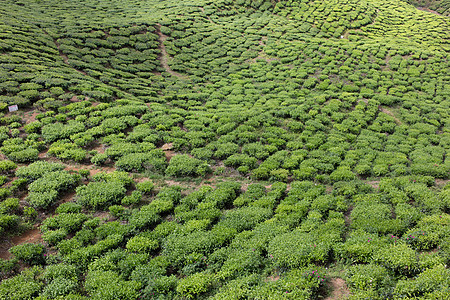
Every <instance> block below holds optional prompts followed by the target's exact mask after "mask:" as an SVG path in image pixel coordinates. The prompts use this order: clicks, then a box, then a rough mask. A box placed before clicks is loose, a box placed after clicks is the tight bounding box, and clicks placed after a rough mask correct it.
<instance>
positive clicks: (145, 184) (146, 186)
mask: <svg viewBox="0 0 450 300" xmlns="http://www.w3.org/2000/svg"><path fill="white" fill-rule="evenodd" d="M153 187H154V184H153V182H152V181H151V180H145V181H141V182H139V183H137V184H136V189H137V190H138V191H141V192H142V193H144V194H147V195H148V194H150V193H151V192H152V191H153Z"/></svg>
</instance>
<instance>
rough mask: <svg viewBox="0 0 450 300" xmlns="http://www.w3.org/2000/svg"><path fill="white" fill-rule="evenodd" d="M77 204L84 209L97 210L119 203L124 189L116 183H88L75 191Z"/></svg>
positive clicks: (123, 194)
mask: <svg viewBox="0 0 450 300" xmlns="http://www.w3.org/2000/svg"><path fill="white" fill-rule="evenodd" d="M76 192H77V202H78V203H79V204H81V205H83V206H84V207H88V208H92V209H99V208H103V207H106V206H109V205H112V204H117V203H120V201H121V200H122V198H123V197H124V196H125V192H126V189H125V187H124V186H123V185H121V184H118V182H90V183H89V184H87V185H83V186H79V187H78V188H77V189H76Z"/></svg>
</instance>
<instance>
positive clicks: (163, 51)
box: [156, 23, 187, 79]
mask: <svg viewBox="0 0 450 300" xmlns="http://www.w3.org/2000/svg"><path fill="white" fill-rule="evenodd" d="M156 33H157V34H158V41H159V46H158V48H159V50H161V55H160V56H159V60H160V61H161V65H162V67H163V68H164V69H165V70H166V72H167V73H169V74H170V75H173V76H176V77H178V78H181V79H187V77H186V76H184V75H181V74H180V73H177V72H175V71H173V70H172V69H171V68H170V67H169V64H168V61H169V58H170V56H169V54H168V53H167V50H166V46H165V45H164V42H165V41H166V40H167V35H165V34H163V33H162V32H161V24H159V23H158V24H157V27H156Z"/></svg>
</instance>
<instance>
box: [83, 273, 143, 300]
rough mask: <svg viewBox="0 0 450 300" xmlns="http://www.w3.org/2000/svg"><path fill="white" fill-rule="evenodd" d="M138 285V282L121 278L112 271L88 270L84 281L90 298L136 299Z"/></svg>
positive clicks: (105, 299) (106, 299) (139, 285)
mask: <svg viewBox="0 0 450 300" xmlns="http://www.w3.org/2000/svg"><path fill="white" fill-rule="evenodd" d="M140 287H141V284H140V283H138V282H136V281H127V280H123V279H122V278H120V276H119V275H118V274H117V273H115V272H113V271H92V272H89V273H88V274H87V276H86V282H85V289H86V291H87V292H88V293H89V295H90V297H91V299H104V300H108V299H117V298H119V299H130V300H131V299H136V298H137V297H138V296H139V292H138V290H139V288H140Z"/></svg>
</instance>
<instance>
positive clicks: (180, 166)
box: [166, 155, 211, 177]
mask: <svg viewBox="0 0 450 300" xmlns="http://www.w3.org/2000/svg"><path fill="white" fill-rule="evenodd" d="M209 172H211V168H210V167H209V165H208V164H207V163H206V162H205V161H202V160H199V159H196V158H191V157H189V156H188V155H175V156H174V157H172V159H171V160H170V162H169V166H168V167H167V169H166V175H169V176H175V177H182V176H205V175H206V174H207V173H209Z"/></svg>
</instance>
